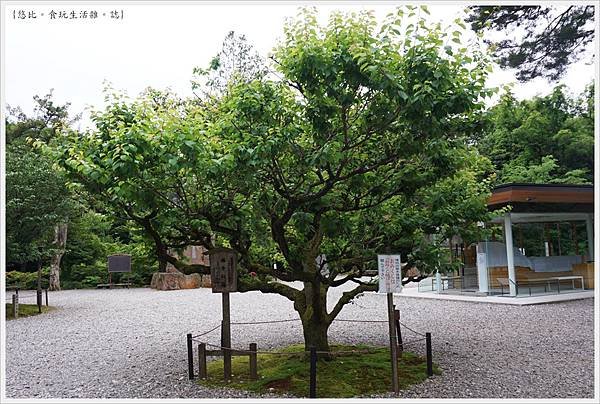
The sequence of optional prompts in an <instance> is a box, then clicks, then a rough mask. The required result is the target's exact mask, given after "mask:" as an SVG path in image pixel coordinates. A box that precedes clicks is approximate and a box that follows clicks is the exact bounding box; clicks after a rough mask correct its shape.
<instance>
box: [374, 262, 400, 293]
mask: <svg viewBox="0 0 600 404" xmlns="http://www.w3.org/2000/svg"><path fill="white" fill-rule="evenodd" d="M377 267H378V269H379V293H398V292H401V291H402V274H401V269H400V268H401V265H400V255H378V256H377Z"/></svg>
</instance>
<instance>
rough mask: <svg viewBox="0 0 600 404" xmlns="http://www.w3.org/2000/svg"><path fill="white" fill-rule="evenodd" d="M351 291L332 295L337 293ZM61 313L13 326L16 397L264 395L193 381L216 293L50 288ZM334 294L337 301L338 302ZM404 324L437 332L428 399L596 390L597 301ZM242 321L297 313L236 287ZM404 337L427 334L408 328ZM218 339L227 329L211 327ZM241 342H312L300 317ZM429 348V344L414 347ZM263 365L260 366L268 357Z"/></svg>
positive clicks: (235, 308)
mask: <svg viewBox="0 0 600 404" xmlns="http://www.w3.org/2000/svg"><path fill="white" fill-rule="evenodd" d="M339 293H341V292H340V291H337V293H334V291H330V294H331V295H334V296H332V297H334V298H335V299H336V300H337V296H339ZM49 300H50V305H51V306H54V307H56V310H53V311H51V312H50V313H47V314H44V315H41V316H35V317H29V318H21V319H17V320H12V321H9V322H7V323H6V338H7V341H6V396H7V397H9V398H150V397H152V398H215V397H219V398H224V397H253V395H252V394H250V393H244V392H239V391H235V390H229V389H207V388H204V387H201V386H199V385H197V384H196V383H192V382H190V381H188V380H187V365H186V343H185V334H186V333H188V332H192V333H194V334H197V333H199V332H201V331H203V330H208V329H210V328H212V327H214V326H216V325H218V324H219V321H220V316H221V307H220V305H221V299H220V295H218V294H212V293H211V291H210V290H209V289H194V290H182V291H168V292H159V291H155V290H151V289H124V290H121V289H115V290H72V291H62V292H50V295H49ZM330 300H333V299H331V298H330ZM385 302H386V300H385V295H378V294H374V293H370V294H366V295H364V296H362V297H360V298H359V299H357V300H356V302H355V303H354V304H350V305H348V306H346V308H344V310H343V311H342V313H341V314H340V316H339V318H344V319H363V320H365V319H368V320H373V319H385V304H386V303H385ZM395 302H396V305H397V307H398V308H400V309H401V321H402V322H404V323H405V324H407V325H408V326H410V327H411V328H414V329H416V330H418V331H421V332H425V331H430V332H431V333H432V335H433V338H432V339H433V354H434V361H435V362H437V363H438V364H439V365H440V367H441V368H442V371H443V374H442V375H441V376H434V377H432V378H430V379H428V380H427V381H425V382H424V383H421V384H419V385H416V386H413V387H412V388H410V389H408V390H404V391H402V392H401V397H410V398H415V397H421V398H424V397H427V398H432V397H433V398H459V397H468V398H507V397H516V398H574V397H577V398H593V394H594V393H593V391H594V359H593V352H594V321H593V319H594V306H593V299H585V300H579V301H572V302H566V303H559V304H545V305H537V306H524V307H518V306H508V305H490V304H482V303H467V302H455V301H439V300H425V299H415V298H403V297H396V298H395ZM231 308H232V322H246V321H266V320H275V319H290V318H297V315H296V313H295V311H294V310H293V307H292V304H291V302H289V301H288V300H286V299H285V298H282V297H280V296H276V295H263V294H261V293H243V294H242V293H235V294H232V295H231ZM386 333H387V325H386V324H385V323H381V324H377V323H362V324H357V323H350V322H336V323H334V324H333V325H332V327H331V329H330V336H331V337H330V338H331V340H332V342H341V343H357V342H363V343H370V344H374V345H385V344H386V343H387V342H388V337H387V334H386ZM403 336H404V339H405V341H407V340H413V339H415V338H416V337H417V336H416V335H411V333H410V332H409V331H408V330H406V329H403ZM206 341H207V342H209V343H214V344H218V343H219V333H218V331H217V332H214V333H211V334H209V335H207V339H206ZM232 341H233V345H234V346H237V347H246V346H247V344H248V343H250V342H257V343H258V347H259V350H263V349H268V348H273V347H280V346H284V345H287V344H290V343H301V342H302V329H301V327H300V324H299V323H297V322H287V323H275V324H268V325H250V326H248V325H233V326H232ZM412 346H413V349H412V350H413V351H414V352H417V353H419V354H422V355H424V351H425V347H424V343H423V342H421V341H419V342H416V343H413V345H412ZM259 369H260V363H259Z"/></svg>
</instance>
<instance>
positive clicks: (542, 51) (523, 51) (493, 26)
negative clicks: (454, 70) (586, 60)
mask: <svg viewBox="0 0 600 404" xmlns="http://www.w3.org/2000/svg"><path fill="white" fill-rule="evenodd" d="M467 21H468V22H470V23H471V27H472V28H473V29H474V30H475V31H477V32H486V33H491V32H495V33H498V32H501V33H502V34H503V35H502V38H503V39H501V40H499V41H487V42H488V43H489V44H493V49H494V53H495V55H496V56H497V57H498V62H499V63H500V65H501V66H503V67H511V68H516V69H517V74H516V75H517V78H518V79H519V80H520V81H527V80H531V79H534V78H536V77H546V78H548V79H549V80H551V81H555V80H557V79H559V78H560V77H561V76H562V75H563V74H564V73H565V71H566V70H567V67H568V66H569V65H570V64H572V63H574V62H576V61H577V60H579V59H580V58H581V56H582V54H584V53H585V51H586V49H587V46H588V45H590V44H591V43H593V39H594V28H595V27H594V6H593V5H588V4H582V5H569V6H565V5H559V6H557V7H555V6H539V5H533V6H531V5H529V6H504V5H502V6H475V7H471V14H470V16H469V18H468V19H467ZM509 32H513V33H516V35H517V37H514V35H512V36H511V34H509Z"/></svg>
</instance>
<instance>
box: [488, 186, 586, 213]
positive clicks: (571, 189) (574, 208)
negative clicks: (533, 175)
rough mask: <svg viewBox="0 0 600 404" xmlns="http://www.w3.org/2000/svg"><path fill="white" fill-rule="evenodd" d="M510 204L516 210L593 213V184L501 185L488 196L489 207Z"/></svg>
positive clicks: (500, 206) (522, 211)
mask: <svg viewBox="0 0 600 404" xmlns="http://www.w3.org/2000/svg"><path fill="white" fill-rule="evenodd" d="M505 206H511V207H512V209H511V212H514V213H593V212H594V187H593V185H563V184H522V183H513V184H505V185H500V186H498V187H496V188H494V190H493V191H492V195H491V197H490V198H489V199H488V208H489V209H490V210H494V209H499V208H502V207H505Z"/></svg>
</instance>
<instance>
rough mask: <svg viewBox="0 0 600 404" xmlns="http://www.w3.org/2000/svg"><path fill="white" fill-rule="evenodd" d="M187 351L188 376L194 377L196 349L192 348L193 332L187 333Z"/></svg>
mask: <svg viewBox="0 0 600 404" xmlns="http://www.w3.org/2000/svg"><path fill="white" fill-rule="evenodd" d="M187 351H188V352H187V353H188V377H189V379H190V380H192V379H194V351H193V348H192V334H188V335H187Z"/></svg>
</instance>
